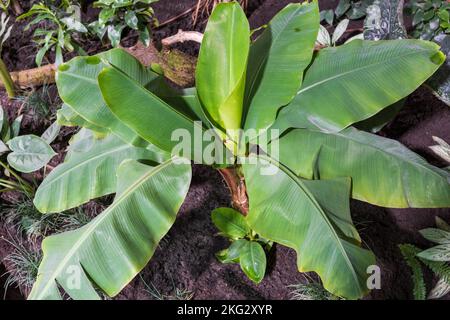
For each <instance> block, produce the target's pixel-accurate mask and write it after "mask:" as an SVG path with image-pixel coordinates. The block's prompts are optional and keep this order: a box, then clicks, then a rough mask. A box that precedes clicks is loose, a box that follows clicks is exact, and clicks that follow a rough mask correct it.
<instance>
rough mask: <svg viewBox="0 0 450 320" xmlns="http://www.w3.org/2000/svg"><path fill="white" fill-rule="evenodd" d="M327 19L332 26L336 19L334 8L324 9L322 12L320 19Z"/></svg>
mask: <svg viewBox="0 0 450 320" xmlns="http://www.w3.org/2000/svg"><path fill="white" fill-rule="evenodd" d="M322 20H325V22H326V23H328V24H329V25H330V26H332V25H333V21H334V12H333V10H331V9H330V10H323V11H321V12H320V21H322Z"/></svg>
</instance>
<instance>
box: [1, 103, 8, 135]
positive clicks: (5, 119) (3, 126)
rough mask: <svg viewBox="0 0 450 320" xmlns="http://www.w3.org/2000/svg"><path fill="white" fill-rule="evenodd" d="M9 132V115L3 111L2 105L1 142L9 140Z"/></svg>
mask: <svg viewBox="0 0 450 320" xmlns="http://www.w3.org/2000/svg"><path fill="white" fill-rule="evenodd" d="M8 131H9V124H8V115H7V114H6V112H5V111H4V110H3V107H2V106H1V105H0V140H4V141H6V140H8V139H7V138H8V137H7V136H8V134H7V133H8Z"/></svg>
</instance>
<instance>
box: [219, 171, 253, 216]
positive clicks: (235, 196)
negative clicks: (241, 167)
mask: <svg viewBox="0 0 450 320" xmlns="http://www.w3.org/2000/svg"><path fill="white" fill-rule="evenodd" d="M218 171H219V172H220V174H221V175H222V177H223V179H224V180H225V183H226V184H227V186H228V189H230V192H231V202H232V206H233V208H235V209H236V210H238V211H239V212H240V213H242V215H244V216H247V214H248V196H247V188H246V186H245V180H244V177H241V176H239V174H238V173H237V170H236V168H234V167H233V168H225V169H218Z"/></svg>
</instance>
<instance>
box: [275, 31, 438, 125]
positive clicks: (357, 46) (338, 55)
mask: <svg viewBox="0 0 450 320" xmlns="http://www.w3.org/2000/svg"><path fill="white" fill-rule="evenodd" d="M444 58H445V57H444V55H443V54H442V52H440V51H439V47H438V46H437V45H436V44H434V43H431V42H426V41H421V40H392V41H376V42H373V41H361V40H354V41H351V42H349V43H347V44H345V45H343V46H339V47H334V48H325V49H323V50H320V52H319V53H318V55H317V57H316V59H315V60H314V62H313V64H312V66H311V67H310V68H309V69H308V70H307V72H306V74H305V79H304V80H303V85H302V87H301V89H300V91H299V92H298V94H297V96H296V97H295V98H294V100H293V101H292V102H291V103H290V104H289V105H288V106H287V107H285V108H284V109H282V110H281V112H280V115H279V116H278V120H277V122H276V127H277V128H280V129H282V130H284V129H287V128H290V127H294V128H313V129H317V128H319V129H320V130H323V131H331V132H335V131H340V130H342V129H344V128H346V127H347V126H349V125H351V124H352V123H355V122H358V121H361V120H364V119H367V118H369V117H371V116H373V115H375V114H376V113H378V112H379V111H381V110H382V109H383V108H385V107H387V106H389V105H391V104H393V103H395V102H397V101H398V100H400V99H401V98H403V97H405V96H407V95H409V94H410V93H411V92H413V91H414V90H415V89H416V88H417V87H418V86H420V85H421V84H422V83H423V82H424V81H425V80H426V79H427V78H428V77H430V76H431V75H432V74H433V73H434V72H435V71H436V70H437V69H438V68H439V66H440V65H441V64H442V62H443V61H444V60H445V59H444ZM418 65H420V66H421V67H420V68H417V66H418ZM380 79H383V81H380Z"/></svg>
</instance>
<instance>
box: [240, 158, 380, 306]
mask: <svg viewBox="0 0 450 320" xmlns="http://www.w3.org/2000/svg"><path fill="white" fill-rule="evenodd" d="M252 159H253V160H254V158H253V157H252V158H250V160H252ZM243 168H244V175H245V179H246V184H247V192H248V196H249V203H250V208H249V214H248V216H247V222H248V224H249V225H250V228H252V230H254V231H255V232H256V233H257V234H259V235H261V236H262V237H264V238H266V239H269V240H272V241H274V242H277V243H280V244H282V245H285V246H287V247H290V248H293V249H294V250H295V251H296V252H297V265H298V268H299V271H301V272H309V271H314V272H316V273H318V274H319V276H320V277H321V278H322V281H323V284H324V287H325V288H326V289H327V290H328V291H330V292H331V293H333V294H335V295H338V296H341V297H345V298H349V299H357V298H360V297H362V296H363V295H364V294H366V293H367V292H368V289H367V286H366V279H367V273H366V270H367V267H368V266H370V265H373V264H374V263H375V258H374V256H373V254H372V253H371V252H370V251H368V250H365V249H362V248H360V247H358V246H357V245H354V244H352V243H351V242H348V241H346V240H344V239H342V238H341V237H340V236H339V232H338V231H337V230H336V229H335V227H334V224H333V222H332V220H331V219H330V218H329V217H328V215H327V214H326V213H325V212H324V210H323V209H322V207H321V206H320V204H319V202H318V200H317V199H316V198H315V197H314V195H313V193H311V191H310V190H309V189H308V188H307V186H306V185H305V184H304V183H303V182H302V181H301V180H300V179H298V178H297V177H295V175H293V174H292V173H291V172H290V171H289V170H287V169H286V168H284V167H283V166H281V167H280V168H278V167H276V166H274V165H273V164H269V163H268V161H266V160H263V159H258V161H257V162H256V164H255V163H254V162H253V163H247V164H244V165H243ZM268 173H271V174H268ZM341 201H342V200H341ZM347 201H348V199H347Z"/></svg>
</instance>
